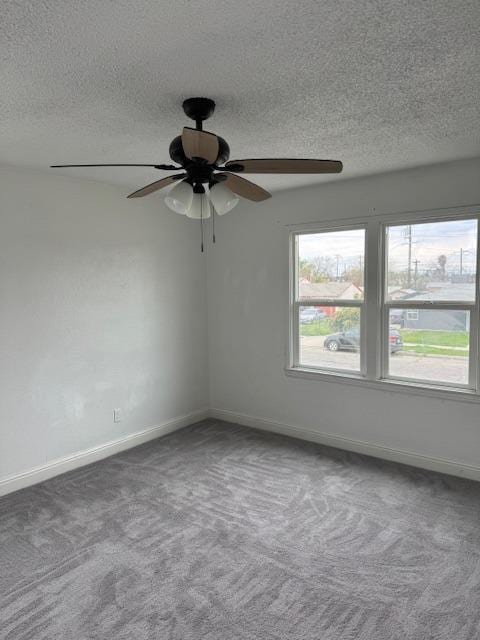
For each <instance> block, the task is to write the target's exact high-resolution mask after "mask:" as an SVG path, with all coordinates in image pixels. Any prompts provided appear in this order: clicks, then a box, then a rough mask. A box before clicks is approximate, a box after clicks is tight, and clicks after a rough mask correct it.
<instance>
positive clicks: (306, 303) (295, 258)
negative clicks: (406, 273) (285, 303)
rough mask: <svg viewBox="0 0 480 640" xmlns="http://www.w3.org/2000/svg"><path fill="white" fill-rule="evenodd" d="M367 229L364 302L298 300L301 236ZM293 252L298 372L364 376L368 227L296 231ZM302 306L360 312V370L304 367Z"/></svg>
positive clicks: (293, 361)
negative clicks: (299, 243) (297, 274)
mask: <svg viewBox="0 0 480 640" xmlns="http://www.w3.org/2000/svg"><path fill="white" fill-rule="evenodd" d="M357 229H360V230H364V232H365V237H364V246H363V251H364V254H363V255H364V278H363V298H362V299H358V298H357V299H351V300H338V299H336V298H306V299H303V300H302V299H300V298H299V297H298V278H297V277H296V271H297V265H298V237H299V236H301V235H311V234H313V233H329V232H330V233H331V232H335V231H354V230H357ZM291 238H292V241H291V252H292V260H291V265H292V267H293V272H294V275H293V282H292V288H293V299H292V301H291V303H292V307H293V317H292V313H291V314H290V316H291V317H290V323H291V327H292V328H293V332H292V331H291V332H290V333H291V334H292V335H291V343H290V344H291V349H290V355H291V366H292V368H294V369H308V370H311V371H318V372H321V373H323V372H328V373H334V374H340V375H342V374H343V375H348V376H354V377H364V376H365V371H366V363H365V356H364V354H365V348H366V323H365V299H366V290H367V287H366V278H365V273H366V255H367V227H366V224H365V223H362V224H358V223H357V224H354V225H342V226H339V225H336V226H335V227H332V228H329V227H324V228H322V229H321V230H319V231H317V232H315V231H303V232H292V234H291ZM301 307H348V308H356V309H360V349H359V351H360V368H359V370H357V369H341V368H335V367H320V366H318V367H317V366H314V365H310V366H308V367H306V366H305V365H302V364H300V322H299V319H300V308H301Z"/></svg>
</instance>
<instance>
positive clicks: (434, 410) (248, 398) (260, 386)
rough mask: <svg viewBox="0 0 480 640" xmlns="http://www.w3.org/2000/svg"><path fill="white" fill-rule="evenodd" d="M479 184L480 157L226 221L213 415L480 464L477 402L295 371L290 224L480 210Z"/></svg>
mask: <svg viewBox="0 0 480 640" xmlns="http://www.w3.org/2000/svg"><path fill="white" fill-rule="evenodd" d="M479 178H480V159H477V160H472V161H462V162H456V163H449V164H444V165H436V166H430V167H425V168H421V169H417V170H415V171H402V172H395V173H389V174H382V175H377V176H374V177H366V178H361V179H355V180H339V181H338V182H332V183H328V184H325V185H322V186H317V187H311V188H306V189H298V190H290V191H284V192H281V193H276V194H274V197H273V198H272V199H271V200H269V201H267V202H265V203H263V204H262V205H247V204H244V203H242V205H240V206H238V207H237V209H235V210H234V211H233V212H231V213H230V214H228V215H227V216H225V217H224V218H222V219H221V221H220V224H219V225H218V233H217V237H218V244H217V245H216V246H215V248H214V250H210V251H209V255H208V260H209V263H208V270H207V271H208V274H207V281H208V292H209V340H210V393H211V400H210V401H211V407H213V408H214V409H220V410H226V411H227V413H226V414H225V415H231V416H232V417H233V418H234V417H235V415H236V414H242V415H245V416H253V417H254V418H261V419H263V420H266V421H267V422H268V421H273V422H274V423H276V422H278V423H285V424H287V425H294V426H299V427H302V428H305V429H309V430H310V431H315V430H316V431H319V432H323V433H327V434H332V435H334V436H339V437H343V438H348V439H351V440H359V441H364V442H367V443H372V444H375V445H380V446H383V447H388V448H392V449H398V450H406V451H411V452H414V453H416V454H420V455H424V456H429V457H434V458H444V459H447V460H450V461H452V462H460V463H463V464H465V465H473V466H476V467H479V466H480V405H478V404H472V403H470V404H468V403H461V402H457V401H450V400H444V399H438V398H425V397H420V396H416V395H407V394H405V393H401V392H395V391H390V390H388V391H383V390H374V389H368V388H359V387H358V386H347V385H345V384H339V383H335V382H334V383H330V382H324V381H319V380H306V379H293V378H291V377H286V375H285V373H284V367H285V363H286V353H285V351H286V331H287V313H288V312H287V309H288V306H287V305H288V299H287V295H288V293H287V292H288V285H287V279H288V255H287V250H286V244H285V235H286V230H285V225H288V224H297V223H303V222H313V221H321V220H335V219H336V218H340V217H353V216H359V217H365V216H367V215H369V214H371V213H372V212H374V211H375V212H376V213H380V212H385V213H387V212H402V211H403V212H404V211H412V210H413V211H418V210H426V209H434V208H442V207H448V206H461V205H469V204H474V203H479V202H480V180H479ZM258 182H259V183H261V176H258ZM287 235H288V234H287ZM228 412H230V414H229V413H228ZM247 422H248V420H247Z"/></svg>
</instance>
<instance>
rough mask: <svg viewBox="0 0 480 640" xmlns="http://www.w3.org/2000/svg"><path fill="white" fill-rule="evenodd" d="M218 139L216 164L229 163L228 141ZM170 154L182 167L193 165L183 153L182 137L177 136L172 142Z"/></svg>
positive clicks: (218, 137)
mask: <svg viewBox="0 0 480 640" xmlns="http://www.w3.org/2000/svg"><path fill="white" fill-rule="evenodd" d="M217 139H218V156H217V159H216V161H215V164H223V163H224V162H227V160H228V159H229V157H230V147H229V146H228V144H227V142H226V140H224V139H223V138H220V136H217ZM168 152H169V154H170V158H171V159H172V160H173V161H174V162H177V163H178V164H180V165H182V167H183V166H185V165H188V164H189V163H191V160H189V159H188V158H187V157H186V155H185V153H184V151H183V146H182V136H177V137H176V138H174V139H173V140H172V142H171V143H170V148H169V150H168Z"/></svg>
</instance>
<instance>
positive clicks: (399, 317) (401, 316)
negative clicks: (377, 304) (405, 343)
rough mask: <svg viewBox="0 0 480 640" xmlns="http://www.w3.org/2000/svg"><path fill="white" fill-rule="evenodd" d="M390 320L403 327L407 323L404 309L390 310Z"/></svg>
mask: <svg viewBox="0 0 480 640" xmlns="http://www.w3.org/2000/svg"><path fill="white" fill-rule="evenodd" d="M390 322H391V323H392V324H398V325H399V326H400V327H403V326H404V325H405V311H404V310H403V309H392V310H391V311H390Z"/></svg>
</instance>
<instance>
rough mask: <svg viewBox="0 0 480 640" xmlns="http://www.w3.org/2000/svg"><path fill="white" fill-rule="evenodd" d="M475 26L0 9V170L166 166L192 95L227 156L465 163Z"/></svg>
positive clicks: (443, 9)
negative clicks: (207, 108)
mask: <svg viewBox="0 0 480 640" xmlns="http://www.w3.org/2000/svg"><path fill="white" fill-rule="evenodd" d="M479 29H480V3H479V2H478V0H471V1H469V0H455V2H452V1H451V0H422V1H421V2H420V1H418V0H351V1H345V2H342V1H340V0H322V1H319V0H303V1H302V0H295V1H293V0H240V1H238V0H236V1H235V2H233V1H232V0H190V1H188V0H171V1H169V2H165V1H159V0H135V1H132V0H96V1H94V0H56V1H55V0H43V1H42V0H21V1H18V0H17V1H13V0H2V2H1V3H0V62H1V64H0V86H1V93H0V106H1V108H0V162H1V163H7V164H10V165H21V166H30V167H42V168H46V167H47V166H48V165H49V164H51V163H67V162H71V163H76V162H138V163H143V162H145V163H150V162H166V161H168V160H169V158H168V153H167V149H168V144H169V142H170V141H171V139H172V138H173V137H174V136H175V135H177V134H178V133H179V132H180V130H181V127H182V126H183V125H185V124H189V123H190V122H191V121H188V120H187V119H186V118H185V116H184V114H183V112H182V110H181V102H182V100H183V99H184V98H185V97H190V96H196V95H200V96H202V95H205V96H208V97H211V98H213V99H214V100H216V102H217V111H216V113H215V116H214V118H213V119H212V120H210V121H209V122H208V124H207V127H206V128H208V129H210V130H212V131H214V132H216V133H218V134H220V135H222V136H223V137H225V138H226V139H227V141H228V142H229V144H230V147H231V152H232V156H231V157H232V159H233V158H242V157H272V156H284V157H289V156H290V157H320V158H335V159H336V158H338V159H341V160H343V161H344V164H345V171H344V174H343V175H344V176H345V177H348V176H353V175H359V174H366V173H373V172H379V171H385V170H390V169H396V168H403V167H411V166H416V165H420V164H424V163H432V162H440V161H444V160H452V159H456V158H462V157H468V156H474V155H479V154H480V142H479V131H480V116H479V104H480V79H479V68H480V59H479V57H480V53H479V44H478V43H479V41H478V38H479V36H478V34H479ZM52 171H53V170H52ZM58 172H59V173H62V172H63V173H67V171H66V170H62V171H58ZM69 175H76V176H82V177H88V178H95V179H99V180H105V181H109V182H116V183H119V184H123V185H125V186H128V187H134V186H142V185H143V184H145V183H146V182H149V181H151V180H152V179H157V178H159V177H160V175H159V172H155V171H153V172H152V171H150V170H148V169H147V170H143V169H141V170H132V169H109V170H81V169H76V170H73V169H72V170H70V171H69ZM330 179H334V180H338V179H339V177H333V178H330ZM322 180H325V178H315V177H313V178H312V177H311V176H303V177H295V176H285V177H283V176H282V177H268V176H258V182H259V183H260V184H262V185H263V186H266V187H267V188H268V187H270V188H283V187H290V186H295V185H300V184H308V183H312V182H316V181H322Z"/></svg>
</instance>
